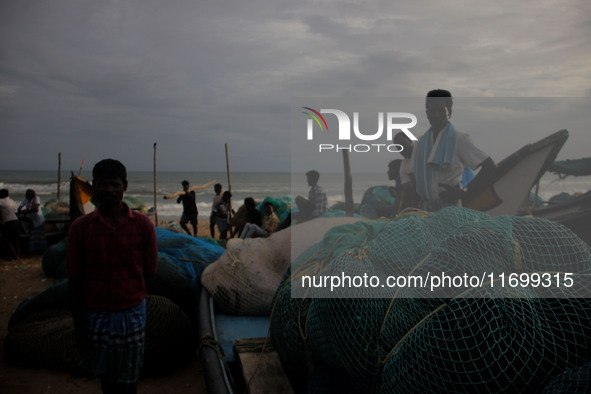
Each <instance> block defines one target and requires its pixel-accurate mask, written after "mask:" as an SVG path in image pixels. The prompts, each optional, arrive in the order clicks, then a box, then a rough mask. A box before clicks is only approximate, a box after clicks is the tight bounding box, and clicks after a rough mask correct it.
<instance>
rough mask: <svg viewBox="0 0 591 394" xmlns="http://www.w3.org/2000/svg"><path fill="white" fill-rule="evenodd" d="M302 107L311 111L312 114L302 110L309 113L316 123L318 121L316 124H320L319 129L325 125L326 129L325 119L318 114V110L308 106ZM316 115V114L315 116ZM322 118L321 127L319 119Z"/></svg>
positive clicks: (307, 113)
mask: <svg viewBox="0 0 591 394" xmlns="http://www.w3.org/2000/svg"><path fill="white" fill-rule="evenodd" d="M302 108H303V109H307V110H308V111H312V112H313V114H311V113H310V112H302V113H303V114H305V115H309V116H311V117H312V118H313V119H314V120H315V121H316V123H318V126H320V130H323V129H324V128H325V127H326V131H328V125H327V124H326V120H324V117H323V116H322V115H320V112H318V111H316V110H315V109H312V108H309V107H302ZM315 115H317V116H315ZM318 118H320V119H322V123H324V127H322V123H320V119H318Z"/></svg>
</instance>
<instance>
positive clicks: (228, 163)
mask: <svg viewBox="0 0 591 394" xmlns="http://www.w3.org/2000/svg"><path fill="white" fill-rule="evenodd" d="M225 145H226V172H227V173H228V191H229V192H230V193H231V192H232V182H231V181H230V160H229V158H228V144H227V143H226V144H225Z"/></svg>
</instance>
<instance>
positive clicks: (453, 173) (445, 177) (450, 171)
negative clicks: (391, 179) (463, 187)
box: [408, 131, 489, 199]
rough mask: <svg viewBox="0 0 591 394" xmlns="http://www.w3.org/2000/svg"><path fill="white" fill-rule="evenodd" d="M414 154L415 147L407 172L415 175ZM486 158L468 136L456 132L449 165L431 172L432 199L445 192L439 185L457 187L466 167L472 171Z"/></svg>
mask: <svg viewBox="0 0 591 394" xmlns="http://www.w3.org/2000/svg"><path fill="white" fill-rule="evenodd" d="M442 135H443V133H442V132H440V133H439V135H438V136H437V139H439V138H440V137H441V136H442ZM425 136H426V134H423V136H422V137H421V138H420V139H422V138H425ZM420 139H419V141H420ZM435 142H437V141H435ZM417 145H418V144H417ZM433 145H434V146H435V145H436V144H435V143H434V144H433ZM416 152H417V149H416V146H415V149H414V150H413V152H412V157H411V160H410V162H409V168H408V171H409V173H410V174H415V171H416V169H415V165H414V163H415V156H416V154H417V153H416ZM488 157H489V156H488V155H487V154H486V153H484V152H483V151H481V150H480V149H478V148H477V147H476V146H475V145H474V143H473V142H472V139H471V138H470V136H469V135H468V134H466V133H460V132H458V131H456V144H455V147H454V152H453V156H452V159H451V163H450V165H449V166H447V167H445V168H442V167H436V169H435V170H434V171H433V177H432V182H431V190H432V192H433V193H432V198H433V199H436V198H438V196H439V193H441V192H442V191H444V190H445V189H444V188H443V187H441V186H439V185H440V184H443V185H448V186H456V185H458V184H459V183H460V180H461V179H462V172H464V169H465V168H466V167H470V168H471V169H472V170H474V169H476V167H477V166H478V165H479V164H481V163H482V162H483V161H484V160H486V159H487V158H488Z"/></svg>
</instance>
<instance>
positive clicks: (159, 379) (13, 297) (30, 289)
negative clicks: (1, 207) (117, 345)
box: [0, 220, 218, 394]
mask: <svg viewBox="0 0 591 394" xmlns="http://www.w3.org/2000/svg"><path fill="white" fill-rule="evenodd" d="M198 234H199V235H209V222H208V221H206V220H202V221H199V229H198ZM216 237H218V235H217V233H216ZM41 261H42V255H25V256H23V257H22V258H21V259H20V260H12V261H5V260H1V261H0V300H1V302H0V354H1V356H0V393H4V394H21V393H60V394H61V393H72V394H73V393H100V392H101V390H100V382H99V381H98V380H97V379H89V378H81V377H74V376H72V375H70V374H68V373H66V372H61V371H55V370H52V369H49V368H42V369H37V368H28V367H24V366H21V365H17V364H14V363H13V362H11V360H7V359H6V356H5V354H4V341H5V338H6V334H7V330H8V321H9V319H10V317H11V315H12V313H13V311H14V310H15V309H16V307H17V306H18V305H19V304H20V303H21V302H22V301H23V300H25V299H26V298H27V297H30V296H32V295H34V294H36V293H39V292H41V291H43V290H45V289H46V288H47V287H49V286H51V285H52V284H54V283H56V282H58V281H60V279H56V278H47V277H46V276H45V275H44V273H43V270H42V268H41ZM206 391H207V390H206V387H205V381H204V378H203V368H202V366H201V362H200V361H199V356H198V354H195V356H194V358H193V359H192V360H191V361H190V362H189V363H187V364H186V365H184V366H182V367H180V368H179V369H177V370H175V371H172V372H171V373H167V374H163V375H158V376H154V375H153V376H145V377H143V378H142V379H141V380H140V382H139V384H138V392H140V393H147V394H149V393H154V394H156V393H158V394H159V393H164V392H167V393H200V392H203V393H205V392H206Z"/></svg>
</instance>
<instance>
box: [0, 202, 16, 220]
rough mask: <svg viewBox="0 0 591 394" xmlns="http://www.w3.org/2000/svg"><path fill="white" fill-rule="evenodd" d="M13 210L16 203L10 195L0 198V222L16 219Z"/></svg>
mask: <svg viewBox="0 0 591 394" xmlns="http://www.w3.org/2000/svg"><path fill="white" fill-rule="evenodd" d="M15 211H16V204H15V202H14V201H13V200H12V199H11V198H10V197H6V198H0V223H2V224H4V223H6V222H10V221H11V220H18V219H17V217H16V213H15Z"/></svg>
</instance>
